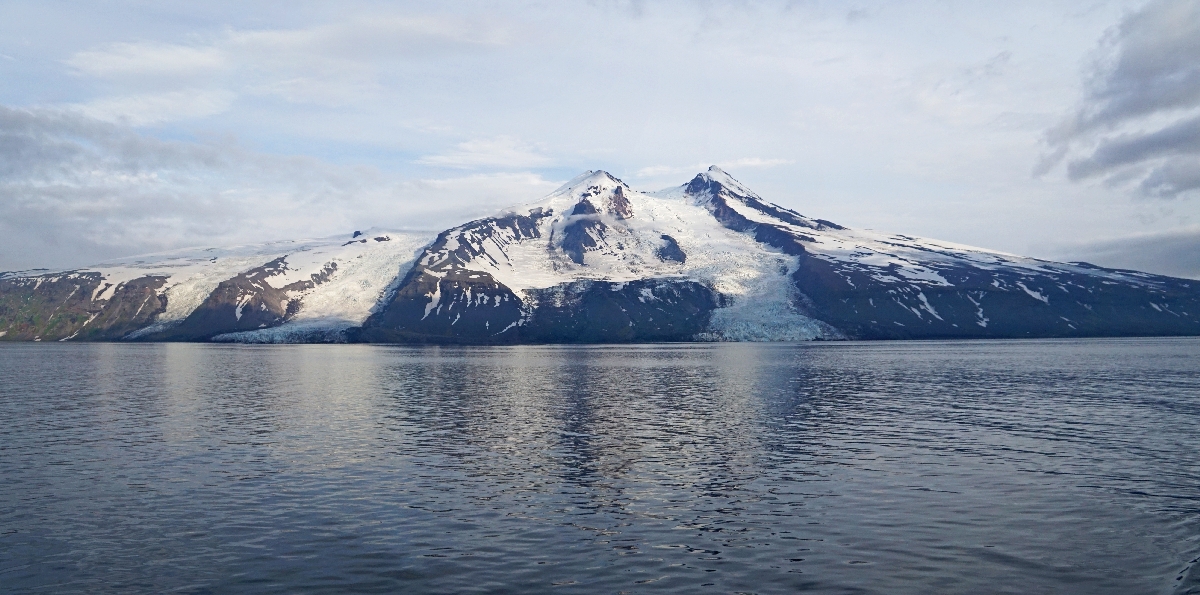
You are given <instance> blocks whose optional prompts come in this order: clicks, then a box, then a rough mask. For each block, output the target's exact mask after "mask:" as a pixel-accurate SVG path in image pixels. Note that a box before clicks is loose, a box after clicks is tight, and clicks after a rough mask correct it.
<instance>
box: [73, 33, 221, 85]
mask: <svg viewBox="0 0 1200 595" xmlns="http://www.w3.org/2000/svg"><path fill="white" fill-rule="evenodd" d="M229 59H230V56H229V55H228V54H227V53H226V52H224V51H222V50H221V48H219V47H215V46H199V47H193V46H185V45H177V44H167V43H157V42H141V43H127V42H123V43H110V44H105V45H102V46H100V47H97V48H92V49H88V50H84V51H81V52H76V53H75V54H74V55H72V56H71V57H70V58H69V59H68V60H67V65H68V66H70V67H72V68H73V69H74V70H75V71H76V72H77V73H79V74H85V75H88V76H94V77H101V78H116V77H126V76H143V77H150V76H163V75H190V74H197V73H208V72H212V71H217V70H221V69H224V68H226V67H228V65H229Z"/></svg>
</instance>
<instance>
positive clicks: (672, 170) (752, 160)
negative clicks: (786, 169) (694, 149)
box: [634, 157, 795, 178]
mask: <svg viewBox="0 0 1200 595" xmlns="http://www.w3.org/2000/svg"><path fill="white" fill-rule="evenodd" d="M792 163H795V161H793V160H791V159H763V158H761V157H742V158H740V159H733V160H730V161H719V162H717V163H695V164H692V165H683V166H673V165H651V166H649V167H643V168H641V169H639V170H637V172H636V173H635V174H634V175H635V176H636V177H639V178H656V177H660V176H666V175H675V174H687V173H696V172H700V171H704V170H705V169H708V166H710V165H716V166H717V167H720V168H721V169H727V170H736V169H754V168H770V167H778V166H780V165H789V164H792Z"/></svg>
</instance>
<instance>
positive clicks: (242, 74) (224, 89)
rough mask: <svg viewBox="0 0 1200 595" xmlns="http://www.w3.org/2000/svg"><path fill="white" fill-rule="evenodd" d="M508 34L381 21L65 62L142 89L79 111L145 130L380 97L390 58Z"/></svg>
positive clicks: (481, 44) (493, 23) (449, 22)
mask: <svg viewBox="0 0 1200 595" xmlns="http://www.w3.org/2000/svg"><path fill="white" fill-rule="evenodd" d="M511 37H512V36H511V34H510V32H509V31H508V30H507V29H506V28H505V27H504V26H503V25H502V23H501V22H500V21H499V20H497V19H483V18H474V19H466V18H455V17H449V16H437V17H435V16H407V17H400V16H389V15H381V16H374V17H371V18H367V17H358V18H354V17H352V18H348V19H345V20H343V21H341V22H336V23H332V24H322V25H316V26H312V27H307V28H295V29H261V30H243V29H226V30H225V31H223V32H222V33H220V34H216V35H210V36H209V37H208V38H207V39H201V40H197V41H195V42H193V43H191V44H180V43H162V42H157V41H147V42H120V43H109V44H102V45H99V46H97V47H93V48H89V49H86V50H82V51H78V52H75V53H74V54H73V55H72V56H71V57H70V58H69V59H67V60H66V64H67V65H68V66H69V67H70V68H71V69H72V71H73V72H74V73H75V74H76V75H79V76H84V77H90V78H92V79H97V80H101V81H105V82H108V83H119V85H120V86H121V87H122V88H125V89H136V88H142V89H144V90H145V92H144V93H136V94H119V95H113V96H107V97H100V98H97V99H95V100H92V101H90V102H87V103H86V104H83V108H84V109H85V111H86V113H88V114H89V115H92V116H95V117H100V118H103V119H107V120H110V121H122V122H126V123H129V124H132V125H146V124H157V123H161V122H167V121H173V120H179V119H190V118H196V117H203V116H209V115H214V114H217V113H221V112H223V111H225V109H227V108H228V107H229V105H230V104H231V103H232V102H233V101H234V100H235V99H236V97H237V96H239V95H243V94H248V95H256V96H271V97H278V98H282V99H284V100H285V101H288V102H292V103H298V104H313V105H322V106H346V105H352V104H354V103H355V102H359V101H361V100H362V99H363V98H364V97H381V96H383V95H384V94H385V91H384V85H382V84H381V83H380V80H379V79H380V77H381V73H380V71H379V69H380V66H381V65H382V64H386V63H387V62H389V61H397V60H401V61H402V60H405V59H429V58H431V57H433V56H437V55H450V54H453V53H455V52H462V51H476V50H479V49H486V48H489V47H496V46H500V45H503V44H505V43H508V42H509V41H510V40H511ZM164 88H165V89H164Z"/></svg>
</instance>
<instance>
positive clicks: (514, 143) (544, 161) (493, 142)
mask: <svg viewBox="0 0 1200 595" xmlns="http://www.w3.org/2000/svg"><path fill="white" fill-rule="evenodd" d="M417 163H419V164H421V165H432V166H437V167H451V168H459V169H474V168H479V167H498V168H510V169H524V168H534V167H546V166H548V165H552V164H553V160H552V159H550V158H549V157H546V156H545V155H542V154H540V153H539V152H538V151H537V149H536V148H535V147H533V146H531V145H529V144H527V143H524V142H522V141H521V140H520V139H518V138H513V137H510V136H499V137H496V138H484V139H474V140H469V141H466V142H463V143H459V144H458V145H457V146H455V148H454V149H453V150H452V151H448V152H446V153H443V154H441V155H427V156H425V157H422V158H420V159H418V160H417Z"/></svg>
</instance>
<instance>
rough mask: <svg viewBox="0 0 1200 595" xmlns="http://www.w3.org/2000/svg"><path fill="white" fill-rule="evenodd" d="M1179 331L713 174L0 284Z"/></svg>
mask: <svg viewBox="0 0 1200 595" xmlns="http://www.w3.org/2000/svg"><path fill="white" fill-rule="evenodd" d="M1195 334H1200V282H1196V281H1192V280H1187V279H1176V278H1172V277H1165V276H1161V275H1151V274H1148V273H1141V272H1137V271H1128V270H1119V269H1106V268H1102V267H1097V266H1095V265H1090V264H1087V263H1057V262H1051V261H1045V260H1038V259H1033V258H1027V257H1021V256H1017V255H1013V254H1007V253H1003V252H998V251H993V250H986V249H982V248H975V247H971V246H964V245H960V244H954V243H950V242H941V241H938V240H929V239H923V238H916V237H912V236H907V235H902V234H886V233H881V232H875V231H870V230H856V229H851V228H847V227H844V226H842V225H839V224H836V223H834V222H831V221H828V220H825V219H818V218H812V217H807V216H804V215H801V214H800V213H798V212H796V211H794V210H791V209H787V208H785V207H781V206H779V205H776V204H773V203H770V202H768V201H766V200H765V199H763V198H762V197H760V196H759V195H757V194H756V193H754V192H753V191H752V190H750V189H749V188H748V187H746V186H745V185H743V184H741V183H740V182H738V181H737V180H736V179H734V178H733V177H732V176H730V175H729V174H728V173H726V172H724V171H723V170H721V169H720V168H718V167H716V166H713V167H710V168H709V169H708V170H707V171H704V172H701V173H699V174H697V175H696V176H695V177H693V178H692V179H691V180H689V181H688V182H686V183H685V184H683V185H681V186H677V187H673V188H668V189H665V190H661V191H657V192H640V191H637V190H634V189H633V188H631V187H630V186H628V185H627V184H626V183H625V182H623V181H621V180H620V179H618V178H616V177H615V176H612V175H611V174H609V173H608V172H604V171H600V170H591V171H587V172H584V173H583V174H581V175H579V176H576V177H575V178H573V179H572V180H570V181H568V182H567V183H566V184H564V185H563V186H561V187H559V188H558V189H556V190H555V191H554V192H551V193H550V194H549V195H547V196H545V197H543V198H542V199H540V200H537V201H533V202H530V203H526V204H525V205H522V206H519V207H514V208H510V209H508V210H506V211H503V212H501V213H499V214H497V215H495V216H492V217H485V218H482V219H476V220H473V221H468V222H465V223H463V224H461V225H458V226H455V227H452V228H450V229H447V230H444V231H442V232H441V233H438V234H436V235H434V234H432V233H414V232H402V231H386V230H372V231H370V232H369V233H365V234H364V233H362V232H355V234H353V235H352V236H350V237H347V236H336V237H333V238H326V239H321V240H309V241H301V242H274V243H271V244H263V245H255V246H248V247H240V248H237V249H208V250H198V251H182V252H180V251H177V252H176V253H168V254H165V255H158V256H151V257H143V258H141V259H140V260H139V259H127V260H126V261H124V262H118V263H113V264H110V265H105V266H98V267H87V268H83V269H76V270H72V271H60V272H40V273H37V274H29V273H6V274H0V340H160V341H164V340H165V341H179V340H184V341H241V342H342V341H362V342H404V343H407V342H417V343H465V344H491V343H547V342H551V343H558V342H630V341H714V340H715V341H800V340H817V339H822V340H832V339H919V338H1014V337H1072V336H1127V335H1195Z"/></svg>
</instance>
